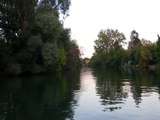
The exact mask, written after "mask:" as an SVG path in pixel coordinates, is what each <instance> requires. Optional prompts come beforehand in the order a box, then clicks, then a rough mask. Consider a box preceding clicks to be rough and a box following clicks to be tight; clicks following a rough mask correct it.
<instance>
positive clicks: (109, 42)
mask: <svg viewBox="0 0 160 120" xmlns="http://www.w3.org/2000/svg"><path fill="white" fill-rule="evenodd" d="M130 38H131V41H130V42H129V46H128V49H126V50H125V49H123V48H122V44H123V43H125V42H124V40H125V37H124V35H123V34H122V33H119V32H118V31H117V30H116V31H114V30H106V31H101V32H100V33H99V35H98V39H97V40H96V41H95V53H94V55H93V57H92V59H91V64H92V66H95V67H103V68H106V67H112V68H121V69H122V68H126V67H127V68H128V67H129V68H130V67H131V68H132V67H133V68H140V69H141V68H142V69H151V70H154V69H155V66H159V64H160V44H159V43H160V42H159V41H160V37H159V36H158V41H157V42H156V43H151V42H150V41H148V40H144V39H142V40H140V39H139V34H138V33H137V32H136V31H135V30H133V31H132V32H131V37H130ZM115 43H116V44H115Z"/></svg>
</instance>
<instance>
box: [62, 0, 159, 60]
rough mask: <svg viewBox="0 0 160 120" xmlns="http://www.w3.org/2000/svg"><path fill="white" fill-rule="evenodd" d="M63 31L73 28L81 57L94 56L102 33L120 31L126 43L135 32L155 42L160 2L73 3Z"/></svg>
mask: <svg viewBox="0 0 160 120" xmlns="http://www.w3.org/2000/svg"><path fill="white" fill-rule="evenodd" d="M64 27H65V28H71V38H72V39H74V40H76V41H77V43H78V45H79V47H80V49H81V51H82V54H83V56H82V57H91V56H92V54H93V52H94V41H95V40H96V39H97V35H98V33H99V31H100V30H102V29H103V30H104V29H118V30H119V31H120V32H123V33H124V34H125V36H126V38H127V41H129V40H130V33H131V31H132V30H136V31H137V32H138V33H139V37H140V38H144V39H147V40H151V41H153V42H154V41H156V40H157V34H158V33H159V34H160V0H71V6H70V10H69V16H68V17H67V18H66V19H65V22H64Z"/></svg>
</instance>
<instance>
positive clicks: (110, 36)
mask: <svg viewBox="0 0 160 120" xmlns="http://www.w3.org/2000/svg"><path fill="white" fill-rule="evenodd" d="M124 40H125V36H124V34H123V33H120V32H119V31H118V30H112V29H108V30H104V31H100V33H99V35H98V39H97V40H96V41H95V54H94V56H93V58H92V60H91V62H92V64H94V65H95V66H103V67H106V66H108V67H112V66H117V67H119V66H121V63H122V62H123V61H124V60H123V58H122V57H123V56H124V54H123V52H124V50H123V48H122V45H123V44H124V43H125V41H124Z"/></svg>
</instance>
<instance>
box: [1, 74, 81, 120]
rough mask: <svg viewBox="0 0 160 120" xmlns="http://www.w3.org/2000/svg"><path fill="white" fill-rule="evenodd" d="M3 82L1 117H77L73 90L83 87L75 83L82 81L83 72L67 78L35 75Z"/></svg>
mask: <svg viewBox="0 0 160 120" xmlns="http://www.w3.org/2000/svg"><path fill="white" fill-rule="evenodd" d="M74 75H75V74H74ZM0 82H1V84H0V85H1V86H0V120H1V119H3V120H54V119H56V120H65V119H67V118H69V119H72V118H73V115H74V111H73V107H74V105H75V104H76V101H75V100H74V99H73V91H74V90H75V89H79V88H78V87H76V88H75V86H74V84H77V83H78V84H79V74H77V75H75V76H73V75H72V78H70V77H67V79H64V78H61V79H59V78H57V79H54V78H53V77H51V76H47V77H46V76H35V77H32V78H30V77H28V78H23V79H22V78H21V79H20V78H19V79H18V78H15V80H13V79H12V80H1V81H0Z"/></svg>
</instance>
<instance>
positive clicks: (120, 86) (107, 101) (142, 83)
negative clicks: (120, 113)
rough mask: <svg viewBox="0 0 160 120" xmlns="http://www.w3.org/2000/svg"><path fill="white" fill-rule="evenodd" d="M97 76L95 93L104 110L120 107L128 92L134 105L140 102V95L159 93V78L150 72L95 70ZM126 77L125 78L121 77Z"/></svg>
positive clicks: (146, 95)
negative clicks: (130, 73)
mask: <svg viewBox="0 0 160 120" xmlns="http://www.w3.org/2000/svg"><path fill="white" fill-rule="evenodd" d="M94 75H95V77H96V78H97V94H98V95H99V96H100V98H101V100H102V101H101V103H102V105H105V106H106V107H107V108H106V109H105V110H109V111H114V110H117V109H121V108H122V104H125V100H126V99H125V98H127V97H128V95H129V94H130V95H131V96H132V98H133V99H134V101H135V104H136V106H137V107H138V106H139V104H140V103H141V102H142V97H148V96H150V95H151V94H152V93H153V92H156V93H160V92H159V91H160V89H159V88H160V79H159V77H158V76H155V75H152V74H147V73H146V74H144V73H143V74H140V73H139V74H138V73H135V74H132V76H130V75H128V74H127V73H126V74H121V73H120V72H116V71H113V70H112V71H102V70H101V71H95V72H94ZM123 78H127V79H123Z"/></svg>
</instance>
